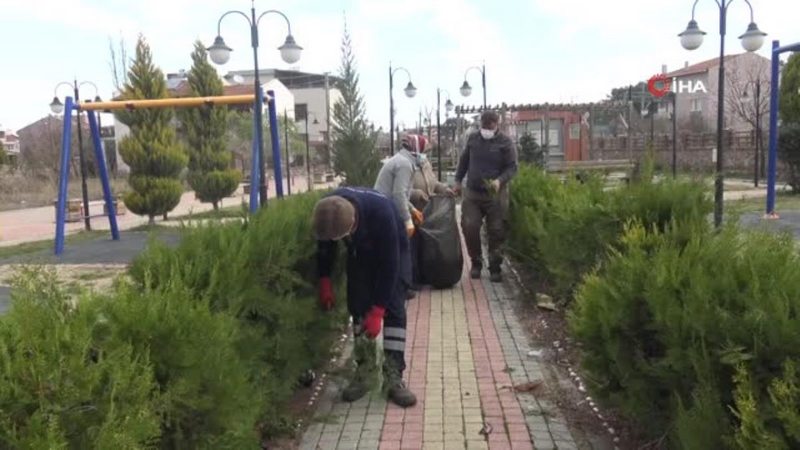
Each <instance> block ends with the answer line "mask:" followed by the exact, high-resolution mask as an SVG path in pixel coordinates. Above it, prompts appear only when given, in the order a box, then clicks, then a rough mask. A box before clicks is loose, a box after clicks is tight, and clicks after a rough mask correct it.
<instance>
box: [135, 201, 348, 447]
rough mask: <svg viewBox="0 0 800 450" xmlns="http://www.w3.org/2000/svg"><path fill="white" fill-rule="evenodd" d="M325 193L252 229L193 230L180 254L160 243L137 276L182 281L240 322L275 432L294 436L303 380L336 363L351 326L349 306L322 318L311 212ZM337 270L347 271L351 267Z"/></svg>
mask: <svg viewBox="0 0 800 450" xmlns="http://www.w3.org/2000/svg"><path fill="white" fill-rule="evenodd" d="M320 196H321V193H312V194H305V195H299V196H293V197H291V198H288V199H284V200H281V201H272V202H271V203H270V204H269V206H268V207H267V208H266V209H265V210H264V211H261V212H260V213H259V214H257V215H256V216H255V217H253V218H251V219H250V220H249V221H247V223H245V225H242V224H240V223H229V224H224V225H220V224H214V225H209V226H203V227H199V228H192V229H189V230H187V231H186V232H185V233H184V236H183V238H182V240H181V243H180V244H179V246H178V247H177V248H176V249H170V248H167V247H166V246H164V245H163V244H159V243H157V242H153V243H151V245H150V246H149V248H148V249H147V251H145V252H144V253H143V254H142V255H141V256H140V257H139V258H137V260H136V261H135V262H134V264H133V266H132V268H131V271H130V272H131V275H132V277H133V279H134V280H135V282H136V283H137V285H139V286H140V287H142V288H144V289H151V290H156V291H158V290H164V289H168V288H169V286H170V285H172V284H175V283H179V284H180V285H182V286H186V287H187V289H189V290H190V291H191V292H192V295H193V296H194V297H195V298H196V299H197V300H198V301H202V302H205V303H207V304H208V305H210V307H211V309H212V310H213V311H215V312H221V313H225V314H229V315H230V316H232V317H235V318H237V319H239V322H240V325H241V339H240V342H239V343H238V347H239V349H240V353H241V355H242V357H243V359H244V360H245V361H247V363H248V364H249V366H250V369H251V376H252V377H253V379H256V380H258V383H259V384H260V385H262V386H263V387H264V389H265V391H266V393H265V395H266V398H265V401H264V403H263V408H264V414H265V416H264V419H263V423H264V426H265V432H266V433H267V434H269V435H272V434H274V433H278V432H281V431H287V428H286V427H288V426H290V425H291V424H290V423H288V422H286V421H285V417H284V414H283V411H284V410H285V404H286V402H287V401H288V400H289V399H290V398H291V396H292V395H293V393H294V391H295V387H296V386H295V384H296V382H297V379H298V378H299V377H300V375H301V374H302V373H303V372H304V371H306V370H308V369H309V368H312V367H316V366H319V365H320V364H322V363H323V362H325V361H327V360H328V359H329V357H330V351H331V347H332V345H331V344H332V343H333V340H332V336H333V335H334V334H335V333H334V332H336V331H338V330H340V329H341V327H342V325H343V324H344V323H345V322H344V320H345V315H344V314H343V312H342V311H343V308H340V310H339V311H338V312H337V313H334V314H323V313H321V312H320V310H319V308H318V306H317V301H316V264H315V262H316V260H315V258H314V255H315V251H316V241H315V240H314V239H313V238H312V233H311V211H312V210H313V207H314V204H315V203H316V201H317V200H318V199H319V198H320ZM337 267H338V270H339V272H340V273H341V271H342V269H343V268H344V265H343V264H338V265H337ZM336 279H337V280H339V281H340V282H341V281H342V280H343V279H344V277H341V276H338V277H336ZM339 287H340V288H341V285H340V286H339ZM340 290H341V289H340ZM340 298H344V297H342V296H340Z"/></svg>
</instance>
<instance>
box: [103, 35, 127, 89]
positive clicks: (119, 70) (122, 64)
mask: <svg viewBox="0 0 800 450" xmlns="http://www.w3.org/2000/svg"><path fill="white" fill-rule="evenodd" d="M116 45H117V47H115V46H114V41H113V40H112V39H111V37H110V36H109V38H108V51H109V54H110V57H111V60H110V61H109V62H108V66H109V68H110V69H111V78H112V80H113V82H114V90H115V93H116V92H122V90H123V88H124V87H125V84H127V83H128V65H129V63H130V60H129V59H128V49H127V47H126V46H125V39H124V38H123V37H122V36H120V38H119V41H118V42H117V43H116Z"/></svg>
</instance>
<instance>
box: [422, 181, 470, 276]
mask: <svg viewBox="0 0 800 450" xmlns="http://www.w3.org/2000/svg"><path fill="white" fill-rule="evenodd" d="M423 214H424V215H425V220H424V222H423V223H422V224H421V225H420V226H419V227H418V229H417V233H418V234H419V259H418V264H419V273H420V278H421V281H422V282H423V283H424V284H429V285H431V286H432V287H434V288H436V289H446V288H449V287H452V286H453V285H454V284H456V283H458V280H460V279H461V272H462V270H463V266H464V255H463V254H462V252H461V233H460V232H459V229H458V223H457V222H456V199H455V198H454V197H451V196H442V195H434V196H432V197H431V198H430V202H428V204H427V206H425V210H424V211H423Z"/></svg>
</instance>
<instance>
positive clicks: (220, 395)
mask: <svg viewBox="0 0 800 450" xmlns="http://www.w3.org/2000/svg"><path fill="white" fill-rule="evenodd" d="M92 306H94V309H95V313H96V314H97V317H98V318H101V319H102V320H103V321H104V322H106V323H108V324H109V326H108V327H107V328H106V329H104V330H103V333H99V334H98V336H97V339H98V341H99V342H100V345H101V346H102V347H107V348H116V347H121V346H133V348H134V349H135V351H136V353H137V354H139V355H142V356H146V357H147V359H148V360H149V361H150V363H151V365H152V368H153V373H154V375H155V380H156V382H157V383H158V392H159V395H160V397H161V400H162V404H161V407H162V414H161V430H162V434H161V448H163V449H184V448H187V449H188V448H192V449H195V448H196V449H223V448H230V449H246V448H253V449H255V448H259V440H258V434H257V433H256V424H257V422H258V419H259V416H260V414H261V411H262V404H263V402H264V401H265V396H264V391H263V389H262V388H261V387H260V386H259V385H258V384H257V383H256V382H255V380H253V379H252V377H251V376H250V368H249V366H248V363H247V361H245V360H244V359H243V358H242V357H241V353H240V352H239V348H238V345H239V344H240V343H241V339H242V337H241V335H240V333H241V332H240V327H239V323H238V321H237V320H236V319H235V318H233V317H231V316H230V315H228V314H221V313H215V312H212V311H211V309H210V308H209V307H208V305H207V304H206V303H205V302H203V301H197V300H196V299H195V298H194V296H193V294H192V292H191V290H190V289H188V288H187V287H186V286H185V285H184V284H183V283H182V282H181V281H180V280H179V281H177V282H175V283H170V284H168V285H166V286H164V288H163V289H161V290H159V291H155V290H145V291H144V292H139V291H137V290H135V289H133V287H131V286H129V285H126V284H121V285H120V286H119V288H118V292H116V293H115V294H114V295H113V297H111V298H106V299H105V301H101V302H96V303H95V304H93V305H92Z"/></svg>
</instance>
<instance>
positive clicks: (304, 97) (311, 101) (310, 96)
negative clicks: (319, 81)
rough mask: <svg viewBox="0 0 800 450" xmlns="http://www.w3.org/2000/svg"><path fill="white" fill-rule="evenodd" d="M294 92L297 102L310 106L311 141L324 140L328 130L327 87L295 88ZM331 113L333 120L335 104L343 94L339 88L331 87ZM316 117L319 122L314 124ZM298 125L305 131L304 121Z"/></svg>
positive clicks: (309, 127) (309, 129) (309, 128)
mask: <svg viewBox="0 0 800 450" xmlns="http://www.w3.org/2000/svg"><path fill="white" fill-rule="evenodd" d="M292 92H293V93H294V101H295V104H300V105H302V104H305V105H307V107H308V112H309V119H310V120H309V123H308V134H309V139H310V140H311V141H322V140H323V134H322V133H323V132H324V131H327V129H328V127H327V122H326V120H327V118H328V117H327V114H326V111H325V89H324V88H308V89H294V90H293V91H292ZM329 96H330V108H331V110H330V115H331V121H333V117H332V116H333V105H335V104H336V102H337V101H339V99H341V98H342V94H341V93H340V92H339V90H338V89H330V94H329ZM314 117H316V119H317V121H319V123H318V124H317V125H314ZM298 126H300V129H299V131H300V132H305V123H303V122H302V121H300V122H298Z"/></svg>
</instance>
